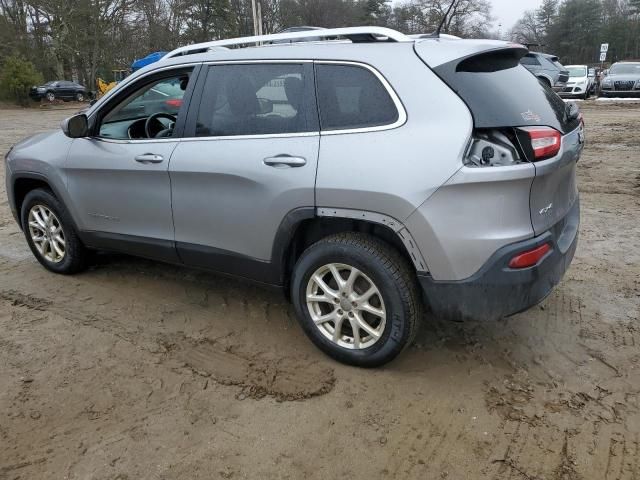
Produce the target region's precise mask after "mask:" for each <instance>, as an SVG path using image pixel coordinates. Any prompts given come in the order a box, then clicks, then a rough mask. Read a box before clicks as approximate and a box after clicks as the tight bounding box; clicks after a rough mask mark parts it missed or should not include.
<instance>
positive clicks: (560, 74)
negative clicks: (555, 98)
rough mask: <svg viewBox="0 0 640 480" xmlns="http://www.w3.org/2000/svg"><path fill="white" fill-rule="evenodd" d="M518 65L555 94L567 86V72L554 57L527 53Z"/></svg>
mask: <svg viewBox="0 0 640 480" xmlns="http://www.w3.org/2000/svg"><path fill="white" fill-rule="evenodd" d="M520 63H521V64H522V65H524V67H525V68H526V69H527V70H529V71H530V72H531V73H533V74H534V75H535V76H536V77H538V80H540V81H541V82H542V83H544V84H546V85H548V86H549V87H551V88H553V90H555V91H556V92H560V91H563V90H564V89H565V87H566V86H567V82H568V81H569V70H567V69H566V68H565V67H564V65H562V64H561V63H560V60H559V59H558V57H556V56H555V55H549V54H547V53H538V52H529V53H527V54H526V55H524V56H523V57H522V58H521V59H520Z"/></svg>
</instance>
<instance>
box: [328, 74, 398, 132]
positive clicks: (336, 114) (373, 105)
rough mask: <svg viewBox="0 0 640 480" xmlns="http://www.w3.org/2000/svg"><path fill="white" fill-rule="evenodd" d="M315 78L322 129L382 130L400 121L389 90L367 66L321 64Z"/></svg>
mask: <svg viewBox="0 0 640 480" xmlns="http://www.w3.org/2000/svg"><path fill="white" fill-rule="evenodd" d="M316 78H317V88H318V104H319V107H320V125H321V128H322V129H323V130H347V129H354V128H369V127H379V126H383V125H390V124H393V123H395V122H396V121H397V120H398V118H399V113H398V109H397V108H396V106H395V104H394V102H393V100H392V99H391V97H390V96H389V92H388V91H387V89H386V88H385V87H384V86H383V85H382V83H380V80H379V79H378V78H377V77H376V76H375V75H374V74H373V72H371V71H370V70H368V69H366V68H364V67H359V66H355V65H328V64H318V65H316Z"/></svg>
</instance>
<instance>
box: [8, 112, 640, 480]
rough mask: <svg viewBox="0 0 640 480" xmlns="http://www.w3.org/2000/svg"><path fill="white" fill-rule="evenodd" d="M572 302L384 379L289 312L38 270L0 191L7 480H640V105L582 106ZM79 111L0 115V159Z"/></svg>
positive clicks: (265, 299)
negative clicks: (329, 348) (316, 341)
mask: <svg viewBox="0 0 640 480" xmlns="http://www.w3.org/2000/svg"><path fill="white" fill-rule="evenodd" d="M581 106H582V108H583V110H584V113H585V118H586V123H587V128H588V146H587V148H586V150H585V152H584V155H583V157H582V160H581V161H580V163H579V165H578V171H579V183H580V190H581V198H582V209H583V210H582V211H583V214H582V227H581V232H580V235H581V238H580V245H579V247H578V251H577V254H576V258H575V260H574V262H573V265H572V266H571V269H570V270H569V271H568V273H567V275H566V277H565V279H564V281H563V282H562V284H561V285H560V286H559V288H557V290H556V291H555V292H554V293H553V294H552V295H551V296H550V297H549V298H548V299H547V300H546V301H545V302H544V303H543V304H542V305H540V306H538V307H535V308H534V309H532V310H531V311H529V312H526V313H523V314H521V315H518V316H516V317H513V318H510V319H508V320H504V321H499V322H492V323H465V324H456V323H450V322H446V321H442V320H439V319H435V318H431V317H427V318H425V321H424V324H423V327H422V328H421V331H420V333H419V334H418V338H417V341H416V344H415V345H414V346H413V347H412V348H411V349H410V350H408V351H407V352H406V353H405V354H404V355H403V356H402V357H401V358H399V359H398V360H397V361H395V362H394V363H392V364H391V365H389V366H387V367H386V368H382V369H378V370H359V369H356V368H349V367H345V366H342V365H340V364H337V363H335V362H333V361H332V360H330V359H328V358H327V357H325V356H323V355H322V354H321V353H319V352H318V351H317V350H316V349H315V348H314V347H313V346H312V345H311V343H310V342H309V341H307V339H306V338H305V337H304V336H303V334H302V332H301V330H300V329H299V328H298V326H297V324H296V321H295V318H294V315H293V313H292V310H291V307H290V306H289V305H288V304H287V303H286V301H285V300H284V298H283V297H282V296H281V295H280V294H278V293H274V292H270V291H264V290H261V289H260V288H257V287H255V286H252V285H248V284H246V283H242V282H240V281H234V280H229V279H226V278H220V277H217V276H214V275H211V274H208V273H203V272H199V271H194V270H188V269H184V268H178V267H175V266H167V265H160V264H155V263H152V262H148V261H145V260H139V259H134V258H128V257H125V256H115V255H106V256H101V257H100V258H99V259H98V263H97V265H95V266H94V267H93V268H91V269H90V270H89V271H88V272H86V273H83V274H81V275H78V276H75V277H60V276H55V275H53V274H50V273H47V272H46V271H45V270H44V269H43V268H42V267H40V265H39V264H38V263H37V262H36V261H35V260H34V259H33V257H32V256H31V254H30V252H29V249H28V248H27V245H26V243H25V241H24V239H23V237H22V234H21V232H20V231H19V230H18V228H17V226H16V225H15V223H14V221H13V219H12V217H11V214H10V212H9V207H8V205H7V202H6V199H5V194H4V179H2V182H1V185H2V187H1V188H2V192H0V194H1V195H0V199H1V200H0V479H18V478H20V479H54V478H56V479H111V480H115V479H119V480H124V479H129V480H133V479H196V478H205V479H215V478H223V479H241V478H251V479H300V478H307V479H315V478H318V479H330V478H352V479H368V480H370V479H378V478H390V479H403V478H420V479H446V478H450V479H467V478H469V479H476V478H482V479H484V478H487V479H516V480H517V479H523V480H534V479H536V480H538V479H547V480H565V479H567V480H576V479H597V480H613V479H617V480H627V479H635V480H637V479H640V322H639V318H640V311H639V306H640V248H639V247H638V242H639V240H638V239H639V238H640V208H639V206H640V104H625V105H622V104H620V105H616V104H604V105H602V104H600V105H598V104H596V103H595V102H585V103H583V104H581ZM70 113H72V112H71V111H70V110H67V111H56V110H51V111H40V110H37V109H36V110H26V111H25V110H1V111H0V154H2V155H4V153H5V152H6V150H7V149H8V147H9V145H10V144H12V143H13V142H15V141H17V140H18V139H20V138H21V137H24V136H26V135H28V134H30V133H33V132H35V131H39V130H44V129H49V128H55V127H57V125H58V123H59V121H60V119H62V118H63V117H65V116H67V115H68V114H70Z"/></svg>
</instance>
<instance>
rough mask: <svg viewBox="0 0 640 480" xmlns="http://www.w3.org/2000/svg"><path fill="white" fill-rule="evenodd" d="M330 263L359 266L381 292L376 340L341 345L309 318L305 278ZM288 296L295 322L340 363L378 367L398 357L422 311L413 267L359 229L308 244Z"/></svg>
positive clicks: (297, 265)
mask: <svg viewBox="0 0 640 480" xmlns="http://www.w3.org/2000/svg"><path fill="white" fill-rule="evenodd" d="M331 263H340V264H345V265H349V266H351V267H355V268H357V269H358V270H359V271H360V272H362V273H363V274H364V275H366V276H367V277H368V278H369V279H371V280H372V281H373V283H374V284H375V286H376V287H377V288H378V290H379V291H380V294H381V297H382V300H383V301H384V306H385V310H386V324H385V326H384V330H383V331H382V332H381V335H380V337H379V339H378V340H377V341H375V343H373V344H372V345H371V346H369V347H366V348H362V349H350V348H346V347H343V346H340V345H338V344H337V343H334V342H333V341H332V340H330V339H329V338H327V337H325V335H324V334H323V333H322V332H321V331H320V329H319V328H318V327H317V326H316V325H315V323H314V322H313V320H312V318H311V314H310V312H309V308H308V307H307V302H306V292H307V285H308V282H309V280H310V278H311V276H312V275H313V274H314V273H315V272H316V271H317V270H318V269H319V268H321V267H323V266H324V265H328V264H331ZM291 298H292V300H293V305H294V308H295V311H296V314H297V317H298V321H299V322H300V325H301V326H302V329H303V330H304V332H305V333H306V334H307V336H308V337H309V338H310V339H311V341H313V343H314V344H315V345H316V346H317V347H318V348H320V350H322V351H323V352H325V353H326V354H327V355H329V356H330V357H333V358H334V359H336V360H338V361H339V362H342V363H346V364H349V365H355V366H359V367H377V366H380V365H383V364H385V363H388V362H390V361H391V360H393V359H394V358H395V357H396V356H398V354H400V353H401V352H402V351H403V350H404V349H405V348H406V347H408V346H409V345H410V344H411V342H412V341H413V339H414V337H415V334H416V331H417V324H418V318H420V315H421V312H422V304H421V300H420V295H419V291H418V285H417V280H416V275H415V273H414V271H413V268H412V267H411V266H410V265H409V263H408V262H407V261H406V260H405V258H403V257H402V256H401V255H400V254H399V253H398V252H397V251H396V250H395V249H394V248H392V247H391V246H390V245H388V244H386V243H384V242H382V241H380V240H378V239H377V238H375V237H372V236H370V235H366V234H362V233H340V234H336V235H332V236H330V237H327V238H324V239H322V240H320V241H318V242H317V243H315V244H313V245H311V246H310V247H309V248H307V249H306V250H305V251H304V252H303V253H302V255H301V257H300V259H299V260H298V261H297V263H296V265H295V267H294V271H293V275H292V279H291ZM335 308H338V307H337V306H336V307H335ZM348 328H351V327H348Z"/></svg>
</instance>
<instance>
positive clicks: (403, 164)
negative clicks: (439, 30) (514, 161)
mask: <svg viewBox="0 0 640 480" xmlns="http://www.w3.org/2000/svg"><path fill="white" fill-rule="evenodd" d="M407 47H408V48H403V49H396V52H395V54H394V55H393V56H389V55H385V56H380V57H373V56H371V57H370V58H366V57H365V58H364V59H362V60H361V61H364V62H367V63H368V64H369V65H371V66H373V67H374V68H376V69H377V70H378V71H379V72H380V73H381V74H382V76H383V77H385V78H386V80H387V81H388V82H389V84H390V85H391V87H392V88H393V89H394V91H395V92H396V94H397V95H398V97H399V99H400V101H401V102H402V104H403V105H404V108H405V110H406V114H407V120H406V123H405V124H404V125H402V126H399V127H397V128H393V129H390V130H385V131H371V132H364V133H346V134H337V135H336V134H331V135H328V134H324V133H323V134H322V137H321V141H320V160H319V164H318V176H317V182H316V199H317V206H318V207H319V208H324V207H328V208H331V207H334V208H347V209H354V210H363V211H369V212H377V213H381V214H384V215H387V216H390V217H393V218H396V219H398V220H399V221H401V222H402V221H403V220H404V219H406V218H407V217H408V216H409V215H411V213H412V212H413V211H414V210H415V209H416V208H417V207H418V206H420V205H421V204H422V203H423V202H424V201H425V200H426V199H427V198H429V196H431V195H432V194H433V193H434V192H435V191H436V189H437V188H438V187H439V186H440V185H442V184H443V183H444V182H446V181H447V179H448V178H449V177H451V176H452V175H453V174H454V173H455V172H456V171H457V170H458V169H460V168H461V167H462V157H463V153H464V151H465V149H466V147H467V145H468V142H469V140H470V136H471V131H472V118H471V114H470V112H469V110H468V108H467V107H466V105H465V104H464V103H463V102H462V100H460V98H459V97H458V96H457V95H456V94H455V93H454V92H453V91H452V90H451V89H449V88H448V87H447V86H446V85H445V84H444V83H443V82H442V81H441V80H440V79H439V78H438V77H437V76H436V75H435V74H434V73H433V72H432V71H431V70H430V69H429V68H427V67H426V66H425V65H424V63H423V62H422V61H421V60H420V59H419V58H418V56H417V55H416V54H415V52H414V51H413V48H411V46H407ZM398 65H402V66H403V68H402V69H398V68H397V66H398ZM332 133H333V132H332ZM423 253H424V252H423ZM426 261H427V264H428V263H429V259H428V258H426Z"/></svg>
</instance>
